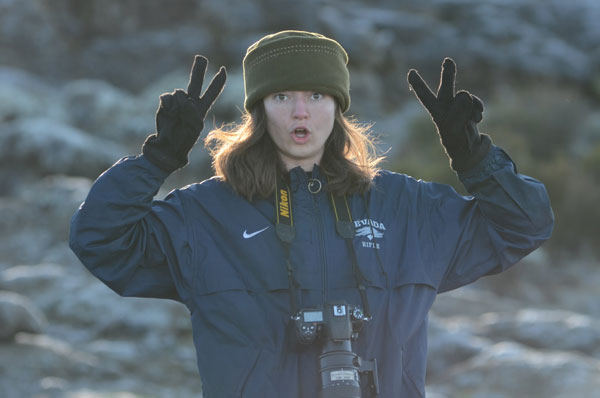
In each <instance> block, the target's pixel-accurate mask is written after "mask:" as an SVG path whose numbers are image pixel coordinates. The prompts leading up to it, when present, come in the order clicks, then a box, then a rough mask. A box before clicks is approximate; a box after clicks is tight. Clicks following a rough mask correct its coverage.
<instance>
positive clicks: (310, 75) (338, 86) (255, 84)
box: [244, 30, 350, 112]
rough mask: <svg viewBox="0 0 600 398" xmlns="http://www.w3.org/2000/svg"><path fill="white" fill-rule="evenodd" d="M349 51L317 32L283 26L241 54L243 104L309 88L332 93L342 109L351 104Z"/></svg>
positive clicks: (246, 106) (252, 104)
mask: <svg viewBox="0 0 600 398" xmlns="http://www.w3.org/2000/svg"><path fill="white" fill-rule="evenodd" d="M347 63H348V54H346V51H345V50H344V48H343V47H342V46H341V45H340V44H339V43H338V42H337V41H335V40H333V39H330V38H327V37H325V36H323V35H320V34H318V33H311V32H303V31H297V30H285V31H282V32H278V33H274V34H272V35H268V36H265V37H263V38H262V39H260V40H259V41H257V42H256V43H254V44H252V45H251V46H250V47H248V51H246V56H245V57H244V91H245V94H246V98H245V101H244V108H246V110H247V111H248V112H250V111H251V110H252V108H254V106H255V105H256V103H257V102H258V101H260V100H262V99H263V98H264V97H265V96H267V95H269V94H271V93H274V92H277V91H288V90H311V91H317V92H320V93H323V94H329V95H331V96H333V97H334V98H335V99H336V100H337V102H338V105H339V106H340V109H341V110H342V112H346V111H347V110H348V108H350V76H349V74H348V68H347V66H346V65H347Z"/></svg>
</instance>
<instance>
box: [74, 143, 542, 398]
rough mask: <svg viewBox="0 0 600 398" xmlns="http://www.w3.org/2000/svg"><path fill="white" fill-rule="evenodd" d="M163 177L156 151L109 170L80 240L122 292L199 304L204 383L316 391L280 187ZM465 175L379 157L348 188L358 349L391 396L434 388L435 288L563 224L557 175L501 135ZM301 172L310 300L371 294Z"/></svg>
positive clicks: (304, 289)
mask: <svg viewBox="0 0 600 398" xmlns="http://www.w3.org/2000/svg"><path fill="white" fill-rule="evenodd" d="M313 174H314V175H313V177H315V178H319V170H318V168H316V169H315V171H314V173H313ZM166 177H167V173H165V172H163V171H161V170H160V169H159V168H157V167H156V166H154V165H153V164H152V163H150V162H149V161H148V160H147V159H146V158H144V156H143V155H142V156H137V157H129V158H125V159H122V160H121V161H119V162H118V163H117V164H115V165H114V166H113V167H111V168H110V169H109V170H107V171H106V172H105V173H103V174H102V175H101V176H100V177H99V178H98V180H97V181H96V182H95V183H94V185H93V186H92V188H91V190H90V193H89V195H88V197H87V199H86V200H85V202H84V203H83V204H82V206H81V207H80V209H79V210H78V211H77V213H76V214H75V216H74V217H73V220H72V224H71V235H70V244H71V248H72V249H73V251H74V252H75V253H76V254H77V256H78V257H79V258H80V259H81V261H82V262H83V264H84V265H85V266H86V267H87V268H88V269H89V270H90V271H91V272H92V273H93V274H94V275H96V276H97V277H98V278H100V279H101V280H102V281H103V282H104V283H106V284H107V285H108V286H110V287H111V288H112V289H113V290H114V291H116V292H117V293H118V294H120V295H123V296H140V297H162V298H170V299H175V300H178V301H181V302H182V303H184V304H185V305H186V306H187V307H188V309H189V311H190V313H191V317H192V325H193V334H194V343H195V346H196V351H197V358H198V368H199V371H200V376H201V378H202V382H203V394H204V397H206V398H213V397H289V398H296V397H316V396H318V393H317V390H318V387H319V378H318V377H319V376H318V363H317V357H318V355H319V353H320V349H321V347H320V345H319V344H313V345H309V346H300V345H298V344H297V343H296V342H295V337H294V334H293V332H292V331H291V329H290V322H289V315H290V300H289V292H288V279H287V273H286V268H285V259H286V254H285V249H284V247H283V246H282V244H281V243H280V241H279V240H278V238H277V235H276V233H275V228H274V222H275V209H274V200H256V201H252V202H249V201H247V200H245V199H243V198H242V197H240V196H238V195H236V194H235V193H234V192H233V190H232V189H231V187H230V186H229V185H228V184H227V183H224V182H222V181H219V180H218V179H215V178H213V179H209V180H207V181H204V182H201V183H198V184H193V185H189V186H187V187H185V188H183V189H179V190H175V191H173V192H171V193H170V194H169V195H168V197H167V198H165V200H153V198H154V196H155V195H156V194H157V192H158V190H159V187H160V186H161V184H162V183H163V181H164V180H165V178H166ZM459 178H460V180H461V181H462V183H463V184H464V185H465V187H466V189H467V190H468V192H469V193H470V194H471V195H472V196H461V195H459V194H457V193H456V192H455V191H454V190H453V189H452V188H451V187H449V186H446V185H442V184H436V183H428V182H423V181H420V180H419V181H418V180H415V179H413V178H410V177H408V176H406V175H402V174H397V173H392V172H388V171H382V172H381V173H380V174H379V175H378V176H377V177H376V178H375V181H374V182H375V184H374V186H373V188H372V189H371V190H370V191H369V193H367V194H365V195H363V196H361V195H354V196H351V197H349V198H348V200H349V204H350V208H351V213H352V217H353V220H354V224H355V227H356V236H355V238H354V240H353V243H354V247H355V251H356V253H357V257H358V264H359V267H360V269H361V271H362V273H363V274H364V275H365V277H366V279H367V280H368V286H367V296H368V301H369V304H370V307H371V310H372V316H373V319H372V320H371V321H370V322H368V323H367V324H366V326H365V327H364V329H363V330H362V332H361V333H360V336H359V338H358V341H356V342H354V343H353V349H354V351H355V352H357V353H358V354H359V355H360V356H361V357H362V358H364V359H367V360H369V359H373V358H376V359H377V362H378V365H379V383H380V388H381V394H380V396H381V397H422V396H424V394H425V368H426V356H427V313H428V311H429V309H430V307H431V305H432V304H433V301H434V299H435V297H436V295H437V294H438V293H440V292H444V291H448V290H451V289H455V288H457V287H460V286H463V285H466V284H468V283H471V282H473V281H475V280H476V279H478V278H479V277H481V276H483V275H489V274H494V273H498V272H501V271H503V270H505V269H507V268H508V267H509V266H511V265H512V264H514V263H516V262H517V261H519V260H520V259H521V258H522V257H523V256H525V255H527V254H528V253H529V252H531V251H532V250H534V249H535V248H537V247H538V246H539V245H540V244H541V243H542V242H543V241H544V240H546V239H548V238H549V237H550V234H551V231H552V228H553V223H554V219H553V214H552V210H551V208H550V204H549V200H548V196H547V193H546V190H545V188H544V186H543V185H542V184H541V183H540V182H538V181H536V180H534V179H532V178H530V177H527V176H524V175H520V174H517V173H516V169H515V166H514V164H513V163H512V161H511V160H510V158H509V157H508V156H507V155H506V154H505V153H504V152H503V151H502V150H501V149H499V148H498V147H495V146H494V147H492V150H491V151H490V153H489V154H488V155H487V157H486V158H485V159H484V160H483V161H482V162H481V163H480V164H479V165H478V166H477V167H476V168H475V169H473V170H470V171H469V172H468V173H462V174H460V175H459ZM290 179H291V185H290V188H291V193H292V200H291V203H292V209H293V216H294V219H295V224H296V239H295V240H294V242H293V243H292V244H291V247H290V258H291V260H292V266H293V268H294V273H295V276H296V279H297V280H298V282H299V284H300V286H301V296H302V302H301V305H302V306H305V307H308V306H314V305H318V304H322V303H324V302H326V301H328V300H337V299H344V300H346V301H347V302H349V303H352V304H356V305H361V300H360V295H359V293H358V289H357V288H356V281H355V277H354V273H353V271H352V266H351V264H352V262H351V253H349V250H348V248H347V246H346V244H345V242H344V240H343V239H342V238H340V237H339V236H338V235H337V233H336V230H335V218H334V215H333V212H332V209H331V202H330V199H329V196H328V194H326V193H325V190H322V191H321V192H319V193H318V194H311V193H310V192H309V191H308V190H307V175H306V174H305V173H304V172H303V171H302V170H301V169H293V170H292V171H291V172H290ZM323 184H326V182H325V180H324V179H323ZM259 231H260V232H259Z"/></svg>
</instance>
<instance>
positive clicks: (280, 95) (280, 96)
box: [273, 93, 288, 101]
mask: <svg viewBox="0 0 600 398" xmlns="http://www.w3.org/2000/svg"><path fill="white" fill-rule="evenodd" d="M273 98H274V99H276V100H277V101H285V100H286V99H288V96H287V95H286V94H284V93H277V94H274V95H273Z"/></svg>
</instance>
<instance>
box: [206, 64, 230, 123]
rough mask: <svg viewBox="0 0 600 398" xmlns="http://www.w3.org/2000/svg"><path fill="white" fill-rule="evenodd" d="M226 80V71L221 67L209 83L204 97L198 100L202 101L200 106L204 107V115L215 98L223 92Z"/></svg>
mask: <svg viewBox="0 0 600 398" xmlns="http://www.w3.org/2000/svg"><path fill="white" fill-rule="evenodd" d="M226 80H227V70H226V69H225V67H224V66H221V68H219V72H218V73H217V74H216V75H215V76H214V77H213V78H212V80H211V81H210V84H209V85H208V88H207V89H206V91H205V92H204V95H203V96H202V98H200V101H202V104H203V105H204V108H205V113H206V112H208V110H209V109H210V107H211V106H212V104H213V103H214V102H215V100H216V99H217V97H218V96H219V95H220V94H221V91H223V87H225V81H226Z"/></svg>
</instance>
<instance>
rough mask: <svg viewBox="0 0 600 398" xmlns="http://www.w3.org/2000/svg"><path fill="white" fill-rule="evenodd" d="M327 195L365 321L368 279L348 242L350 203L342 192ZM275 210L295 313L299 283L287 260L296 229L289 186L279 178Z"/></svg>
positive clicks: (368, 315) (351, 228) (352, 231)
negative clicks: (344, 242)
mask: <svg viewBox="0 0 600 398" xmlns="http://www.w3.org/2000/svg"><path fill="white" fill-rule="evenodd" d="M312 181H313V180H311V181H309V190H310V187H311V186H312V185H311V184H314V182H312ZM315 181H318V180H315ZM319 188H320V184H319ZM319 190H320V189H319ZM311 192H312V191H311ZM317 192H318V191H317ZM329 196H330V199H331V206H332V209H333V212H334V214H335V221H336V223H335V227H336V232H337V233H338V235H339V236H340V237H341V238H343V239H344V240H345V241H346V245H347V247H348V251H349V252H350V257H351V258H352V271H353V272H354V278H355V280H356V284H357V287H358V292H359V293H360V298H361V301H362V305H363V310H364V314H365V318H366V320H369V319H371V309H370V308H369V302H368V300H367V294H366V287H365V281H368V280H367V278H365V276H364V274H363V273H362V272H361V270H360V267H359V266H358V257H357V255H356V250H355V248H354V245H353V244H352V240H353V239H354V236H355V234H356V231H355V229H354V222H353V221H352V214H351V212H350V206H348V200H347V198H346V196H345V195H334V194H333V193H330V194H329ZM275 212H276V220H277V221H276V222H277V223H276V225H275V231H276V233H277V237H278V238H279V240H280V241H281V242H282V244H283V246H284V249H285V251H286V270H287V274H288V283H289V286H290V305H291V310H292V314H295V313H296V312H297V311H298V304H297V303H298V301H297V298H298V289H299V288H300V284H299V283H298V281H297V280H296V278H295V277H294V270H293V268H292V265H291V262H290V245H291V244H292V242H293V241H294V239H295V238H296V229H295V227H294V218H293V215H292V195H291V191H290V187H289V185H288V184H287V183H286V182H285V181H283V180H282V179H281V178H280V179H278V180H277V187H276V189H275Z"/></svg>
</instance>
